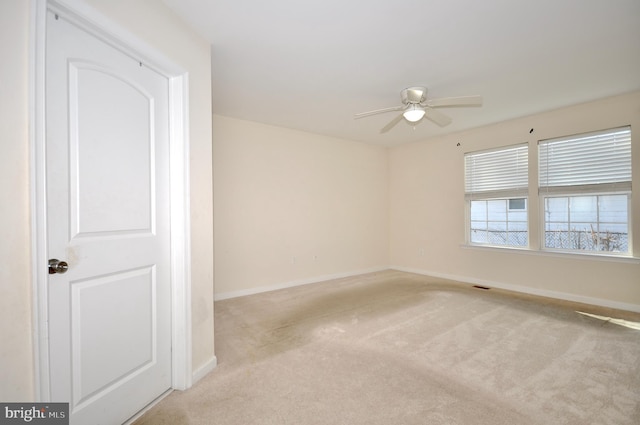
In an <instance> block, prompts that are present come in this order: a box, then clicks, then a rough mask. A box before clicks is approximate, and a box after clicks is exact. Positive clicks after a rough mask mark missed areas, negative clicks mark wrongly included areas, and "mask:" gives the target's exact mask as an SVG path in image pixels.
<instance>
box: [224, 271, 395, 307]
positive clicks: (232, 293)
mask: <svg viewBox="0 0 640 425" xmlns="http://www.w3.org/2000/svg"><path fill="white" fill-rule="evenodd" d="M384 270H389V267H387V266H380V267H374V268H371V269H364V270H354V271H350V272H344V273H335V274H328V275H323V276H315V277H311V278H307V279H299V280H292V281H289V282H283V283H279V284H276V285H269V286H260V287H256V288H249V289H241V290H239V291H230V292H221V293H219V294H215V296H214V300H215V301H221V300H226V299H229V298H237V297H243V296H245V295H254V294H260V293H263V292H270V291H276V290H278V289H285V288H292V287H294V286H301V285H308V284H310V283H319V282H324V281H327V280H333V279H342V278H344V277H351V276H358V275H361V274H367V273H374V272H380V271H384Z"/></svg>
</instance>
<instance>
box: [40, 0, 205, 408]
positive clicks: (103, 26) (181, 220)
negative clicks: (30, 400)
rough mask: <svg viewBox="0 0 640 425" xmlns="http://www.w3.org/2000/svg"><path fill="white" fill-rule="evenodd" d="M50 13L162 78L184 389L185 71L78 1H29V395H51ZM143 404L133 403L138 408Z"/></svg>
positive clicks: (187, 370) (179, 371)
mask: <svg viewBox="0 0 640 425" xmlns="http://www.w3.org/2000/svg"><path fill="white" fill-rule="evenodd" d="M48 10H52V11H54V12H58V13H60V14H64V16H65V17H66V18H68V19H70V20H71V21H72V22H74V23H75V24H76V25H78V26H80V27H82V28H83V29H84V30H85V31H87V32H89V33H90V34H92V35H94V36H96V37H98V38H100V39H101V40H102V41H104V42H106V43H108V44H110V45H111V46H112V47H115V48H116V49H118V50H120V51H121V52H123V53H125V54H126V55H129V56H131V57H133V58H135V59H136V60H139V61H141V62H143V63H144V64H145V65H146V66H149V67H150V68H152V69H154V70H155V71H156V72H159V73H160V74H162V75H163V76H165V77H167V79H168V81H169V157H170V159H169V174H170V177H169V180H170V183H169V186H170V187H169V190H170V199H171V200H170V217H171V218H170V226H171V230H170V237H171V243H170V245H171V247H170V251H171V260H170V261H171V264H170V280H171V347H172V352H171V375H172V376H171V389H177V390H185V389H187V388H189V387H191V385H192V383H193V377H192V363H191V350H192V333H191V249H190V246H191V236H190V235H191V225H190V189H189V188H190V183H189V152H190V149H189V129H188V122H189V121H188V113H189V108H188V83H189V81H188V73H187V72H186V71H185V70H184V69H182V68H181V67H179V66H177V65H176V64H175V63H173V62H172V61H170V60H169V59H167V58H166V56H165V55H164V54H162V53H161V52H159V51H158V50H157V49H155V48H154V47H151V46H150V45H148V44H147V43H146V42H144V41H142V40H141V39H140V38H138V37H137V36H135V35H133V34H132V33H131V32H129V31H128V30H127V29H125V28H124V27H122V26H120V25H119V24H117V23H115V22H113V21H111V20H110V19H108V18H106V17H105V16H104V15H102V14H101V13H100V12H98V11H97V10H96V9H94V8H92V7H91V6H89V5H87V4H86V3H84V2H83V1H82V0H31V28H30V35H31V41H30V46H29V50H30V58H29V71H30V76H29V86H30V87H29V89H30V96H29V117H30V118H29V133H30V136H29V138H30V144H31V146H30V148H31V149H30V151H31V152H30V165H31V175H30V177H31V182H30V190H31V199H30V202H31V273H32V295H33V298H32V300H33V305H32V311H33V316H32V317H33V354H34V380H35V383H34V388H35V399H36V400H37V401H41V402H48V401H61V400H51V390H50V388H51V386H50V365H49V356H50V352H49V329H48V318H49V311H48V297H49V291H48V281H49V277H48V276H49V274H48V267H47V261H48V259H49V253H48V252H47V219H46V211H47V196H46V190H47V181H46V150H45V123H46V116H45V101H46V98H45V69H46V62H45V53H46V15H47V11H48ZM144 407H145V406H140V408H141V409H142V408H144Z"/></svg>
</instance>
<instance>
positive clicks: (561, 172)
mask: <svg viewBox="0 0 640 425" xmlns="http://www.w3.org/2000/svg"><path fill="white" fill-rule="evenodd" d="M538 172H539V173H538V176H539V187H540V192H541V193H543V192H556V193H557V192H567V191H571V192H594V191H620V190H630V189H631V128H630V127H622V128H616V129H612V130H605V131H599V132H596V133H588V134H581V135H577V136H571V137H563V138H559V139H550V140H542V141H540V142H539V167H538Z"/></svg>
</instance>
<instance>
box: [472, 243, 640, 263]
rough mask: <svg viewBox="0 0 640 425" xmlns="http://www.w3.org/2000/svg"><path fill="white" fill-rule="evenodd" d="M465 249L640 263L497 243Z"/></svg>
mask: <svg viewBox="0 0 640 425" xmlns="http://www.w3.org/2000/svg"><path fill="white" fill-rule="evenodd" d="M460 247H461V248H463V249H471V250H480V251H494V252H508V253H513V254H520V255H534V256H540V257H554V258H567V259H572V260H574V259H575V260H587V261H605V262H614V263H626V264H640V258H638V257H631V256H622V255H607V254H588V253H581V252H564V251H539V250H533V249H529V248H518V247H514V246H497V245H470V244H461V245H460Z"/></svg>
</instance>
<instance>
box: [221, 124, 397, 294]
mask: <svg viewBox="0 0 640 425" xmlns="http://www.w3.org/2000/svg"><path fill="white" fill-rule="evenodd" d="M213 141H214V155H213V158H214V197H215V214H214V217H215V252H216V256H215V271H216V296H217V297H227V296H231V295H239V294H243V293H250V292H255V291H260V290H264V289H268V288H273V287H278V286H287V285H289V284H294V283H305V282H309V281H313V280H319V279H322V278H327V277H330V276H337V275H342V274H350V273H357V272H360V271H367V270H372V269H378V268H384V267H386V265H387V262H388V246H389V245H388V187H387V184H388V170H387V150H386V149H384V148H380V147H375V146H371V145H366V144H363V143H358V142H352V141H347V140H339V139H333V138H329V137H325V136H319V135H314V134H309V133H303V132H299V131H294V130H288V129H284V128H280V127H272V126H267V125H263V124H258V123H254V122H248V121H241V120H237V119H231V118H226V117H221V116H217V115H216V116H214V123H213Z"/></svg>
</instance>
